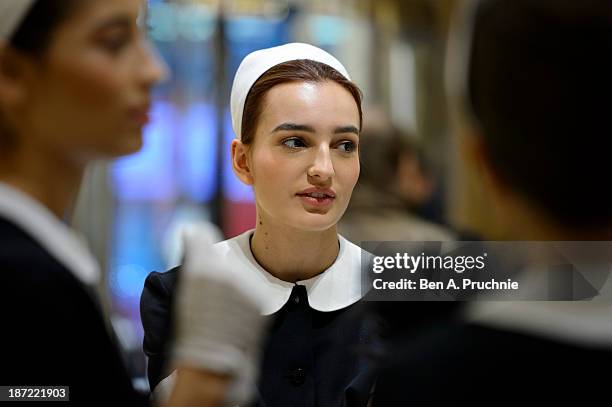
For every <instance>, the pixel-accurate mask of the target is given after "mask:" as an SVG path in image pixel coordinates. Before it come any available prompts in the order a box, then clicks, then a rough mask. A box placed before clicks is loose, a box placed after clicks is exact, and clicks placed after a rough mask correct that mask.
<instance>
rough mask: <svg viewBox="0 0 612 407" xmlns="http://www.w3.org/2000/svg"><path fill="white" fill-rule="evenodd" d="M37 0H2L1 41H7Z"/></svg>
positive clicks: (0, 15)
mask: <svg viewBox="0 0 612 407" xmlns="http://www.w3.org/2000/svg"><path fill="white" fill-rule="evenodd" d="M34 1H35V0H1V1H0V41H7V40H8V39H9V38H11V36H12V35H13V34H14V33H15V30H17V28H18V27H19V24H21V22H22V21H23V19H24V17H25V16H26V14H27V13H28V11H29V10H30V8H31V7H32V5H33V4H34Z"/></svg>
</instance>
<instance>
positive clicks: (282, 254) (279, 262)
mask: <svg viewBox="0 0 612 407" xmlns="http://www.w3.org/2000/svg"><path fill="white" fill-rule="evenodd" d="M251 251H252V252H253V256H254V257H255V259H256V260H257V262H258V263H259V264H260V265H261V266H262V267H263V268H264V269H266V271H268V273H270V274H272V275H273V276H275V277H276V278H279V279H281V280H284V281H289V282H296V281H301V280H307V279H309V278H312V277H314V276H316V275H318V274H321V273H322V272H324V271H325V270H326V269H328V268H329V267H331V265H332V264H333V263H334V262H335V261H336V258H337V257H338V253H339V251H340V247H339V243H338V233H337V229H336V226H335V225H334V226H333V227H331V228H329V229H327V230H324V231H317V232H309V231H303V230H298V229H295V228H291V227H287V226H284V225H279V224H275V223H274V222H273V221H270V220H266V219H262V217H261V216H260V211H259V210H258V215H257V226H256V228H255V234H254V235H253V238H252V240H251Z"/></svg>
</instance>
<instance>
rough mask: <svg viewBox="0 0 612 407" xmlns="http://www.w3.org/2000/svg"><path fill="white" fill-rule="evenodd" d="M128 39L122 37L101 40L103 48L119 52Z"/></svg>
mask: <svg viewBox="0 0 612 407" xmlns="http://www.w3.org/2000/svg"><path fill="white" fill-rule="evenodd" d="M128 41H129V39H127V38H124V37H118V38H108V39H105V40H104V41H103V42H102V45H103V46H104V48H106V49H107V50H109V51H111V52H119V51H121V49H122V48H123V47H124V46H125V45H126V44H127V43H128Z"/></svg>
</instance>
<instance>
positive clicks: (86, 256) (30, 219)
mask: <svg viewBox="0 0 612 407" xmlns="http://www.w3.org/2000/svg"><path fill="white" fill-rule="evenodd" d="M0 217H2V218H5V219H6V220H8V221H10V222H12V223H14V224H15V225H17V226H18V227H20V228H21V229H22V230H23V231H24V232H26V233H27V234H28V235H30V237H32V238H33V239H34V240H36V241H37V242H38V243H39V244H40V245H41V246H42V247H43V248H44V249H45V250H47V251H48V252H49V254H51V255H52V256H53V257H54V258H55V259H56V260H58V261H59V262H60V263H62V264H63V265H64V267H66V268H67V269H68V270H70V271H71V272H72V274H73V275H74V276H75V277H76V278H78V279H79V280H81V281H82V282H83V283H84V284H96V283H97V282H98V281H99V278H100V269H99V266H98V263H97V262H96V260H95V259H94V258H93V256H92V255H91V253H90V252H89V250H88V249H87V247H86V245H85V243H84V242H83V240H82V239H80V238H79V236H78V235H77V234H76V233H75V232H74V231H73V230H71V229H70V228H68V227H67V226H66V225H65V224H64V223H62V222H61V221H60V220H59V219H58V218H57V217H56V216H55V215H53V214H52V213H51V212H50V211H49V210H48V209H47V208H46V207H44V206H43V205H42V204H40V203H39V202H37V201H35V200H34V199H32V198H30V197H29V196H27V195H26V194H25V193H23V192H21V191H19V190H17V189H16V188H13V187H11V186H9V185H7V184H5V183H2V182H0Z"/></svg>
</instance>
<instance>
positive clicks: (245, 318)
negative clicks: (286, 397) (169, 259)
mask: <svg viewBox="0 0 612 407" xmlns="http://www.w3.org/2000/svg"><path fill="white" fill-rule="evenodd" d="M185 248H186V252H185V262H184V266H183V270H182V274H181V276H180V281H179V287H178V292H177V297H176V298H177V303H176V321H177V326H176V329H177V332H176V341H175V344H174V365H175V366H189V367H193V368H198V369H202V370H206V371H209V372H215V373H221V374H227V375H229V376H230V377H231V378H232V381H231V384H230V386H229V389H228V392H227V397H226V405H228V406H236V405H240V404H243V403H246V402H248V401H249V400H250V398H251V397H252V395H253V393H254V389H255V382H256V379H257V373H258V366H259V354H260V343H261V339H262V335H263V332H264V325H265V324H264V321H265V319H264V317H262V316H261V313H260V306H259V304H258V303H257V301H256V300H255V299H254V298H253V297H252V296H251V295H250V294H249V293H248V291H247V288H248V287H241V286H240V281H239V280H238V279H237V278H236V276H237V275H238V274H239V270H235V269H233V268H232V264H231V263H229V262H224V261H222V260H221V259H220V257H219V255H218V254H217V253H216V252H215V250H214V248H213V246H212V243H211V242H210V241H209V239H208V238H207V237H206V236H204V235H197V234H195V235H191V236H189V237H188V238H187V239H186V245H185Z"/></svg>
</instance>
